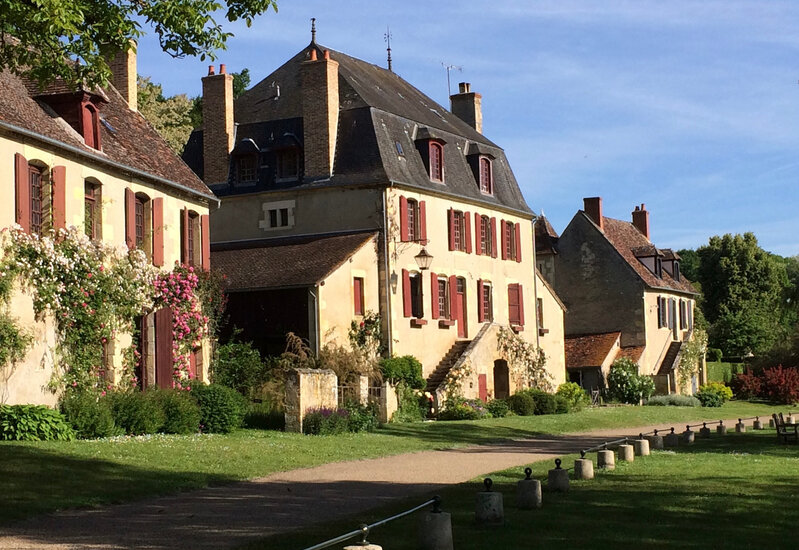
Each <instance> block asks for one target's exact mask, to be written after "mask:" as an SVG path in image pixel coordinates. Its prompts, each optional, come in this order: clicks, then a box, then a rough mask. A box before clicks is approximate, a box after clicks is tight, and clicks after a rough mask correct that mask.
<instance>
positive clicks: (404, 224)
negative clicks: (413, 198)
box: [400, 196, 410, 243]
mask: <svg viewBox="0 0 799 550" xmlns="http://www.w3.org/2000/svg"><path fill="white" fill-rule="evenodd" d="M409 240H410V235H409V234H408V199H406V198H405V197H403V196H400V241H402V242H404V243H405V242H408V241H409Z"/></svg>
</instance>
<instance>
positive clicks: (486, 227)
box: [478, 216, 493, 256]
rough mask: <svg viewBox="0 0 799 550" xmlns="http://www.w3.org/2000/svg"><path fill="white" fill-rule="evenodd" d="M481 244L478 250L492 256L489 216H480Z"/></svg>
mask: <svg viewBox="0 0 799 550" xmlns="http://www.w3.org/2000/svg"><path fill="white" fill-rule="evenodd" d="M479 228H480V229H479V231H480V244H479V245H478V247H479V248H478V250H479V251H480V254H482V255H484V256H491V255H492V254H493V250H492V249H491V219H490V218H489V217H488V216H480V224H479Z"/></svg>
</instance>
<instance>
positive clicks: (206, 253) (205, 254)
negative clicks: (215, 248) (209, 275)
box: [200, 214, 211, 271]
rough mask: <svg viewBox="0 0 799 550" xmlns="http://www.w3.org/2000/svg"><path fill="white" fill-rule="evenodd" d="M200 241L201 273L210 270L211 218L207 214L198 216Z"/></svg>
mask: <svg viewBox="0 0 799 550" xmlns="http://www.w3.org/2000/svg"><path fill="white" fill-rule="evenodd" d="M200 239H201V241H202V247H203V248H202V258H201V259H200V261H201V262H202V264H201V265H202V268H203V271H209V270H210V269H211V218H210V216H208V214H204V215H202V216H200Z"/></svg>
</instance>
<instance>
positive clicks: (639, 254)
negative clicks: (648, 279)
mask: <svg viewBox="0 0 799 550" xmlns="http://www.w3.org/2000/svg"><path fill="white" fill-rule="evenodd" d="M632 252H633V254H634V255H635V257H636V258H637V259H638V261H639V262H641V263H642V264H644V265H645V266H646V268H647V269H648V270H649V271H651V272H652V274H653V275H654V276H655V277H657V278H658V279H662V278H663V256H664V255H663V253H662V252H661V251H660V250H658V249H657V247H656V246H655V245H652V244H650V245H647V246H638V247H636V248H633V249H632Z"/></svg>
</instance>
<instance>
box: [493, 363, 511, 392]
mask: <svg viewBox="0 0 799 550" xmlns="http://www.w3.org/2000/svg"><path fill="white" fill-rule="evenodd" d="M509 395H510V375H509V372H508V362H507V361H505V360H504V359H497V360H496V361H494V398H495V399H505V398H506V397H508V396H509Z"/></svg>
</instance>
